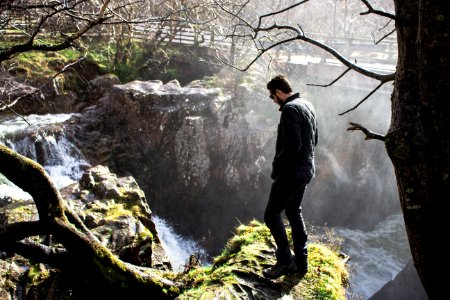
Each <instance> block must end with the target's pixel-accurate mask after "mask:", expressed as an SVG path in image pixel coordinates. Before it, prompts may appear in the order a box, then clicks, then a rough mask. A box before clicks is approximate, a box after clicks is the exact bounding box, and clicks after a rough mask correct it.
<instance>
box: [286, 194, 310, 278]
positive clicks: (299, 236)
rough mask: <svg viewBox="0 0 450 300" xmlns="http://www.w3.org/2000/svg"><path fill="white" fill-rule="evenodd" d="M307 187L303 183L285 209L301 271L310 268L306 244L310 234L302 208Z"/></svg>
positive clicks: (296, 258)
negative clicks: (307, 230)
mask: <svg viewBox="0 0 450 300" xmlns="http://www.w3.org/2000/svg"><path fill="white" fill-rule="evenodd" d="M305 189H306V185H303V186H302V187H301V188H300V189H298V190H297V192H296V193H295V195H294V196H293V197H291V198H290V199H288V203H287V204H286V210H285V212H286V216H287V218H288V220H289V224H290V225H291V230H292V241H293V244H294V253H295V260H296V263H297V267H298V269H299V270H300V271H306V270H307V269H308V249H307V245H306V242H307V240H308V235H307V232H306V227H305V222H304V220H303V215H302V208H301V203H302V199H303V194H304V193H305Z"/></svg>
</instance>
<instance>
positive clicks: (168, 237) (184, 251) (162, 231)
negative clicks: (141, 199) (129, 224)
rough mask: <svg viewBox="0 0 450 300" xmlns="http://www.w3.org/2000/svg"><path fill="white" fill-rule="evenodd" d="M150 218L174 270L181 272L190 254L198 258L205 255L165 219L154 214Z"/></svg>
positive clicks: (194, 243) (193, 242) (195, 244)
mask: <svg viewBox="0 0 450 300" xmlns="http://www.w3.org/2000/svg"><path fill="white" fill-rule="evenodd" d="M152 220H153V222H154V223H155V225H156V230H157V231H158V236H159V239H160V240H161V244H162V246H163V248H164V250H165V251H166V254H167V256H168V257H169V260H170V263H171V264H172V268H173V270H174V271H176V272H182V271H183V270H184V269H185V267H186V264H187V263H188V262H189V257H190V256H191V255H192V254H194V255H196V256H197V257H198V258H202V257H206V252H205V251H204V250H203V249H202V248H201V247H200V246H199V245H198V244H197V243H196V242H195V241H194V240H192V239H187V238H184V237H182V236H181V235H179V234H177V233H176V232H175V230H174V228H173V226H172V225H170V224H169V223H168V222H167V221H166V220H164V219H161V218H160V217H158V216H156V215H153V216H152Z"/></svg>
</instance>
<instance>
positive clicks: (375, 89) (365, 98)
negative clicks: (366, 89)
mask: <svg viewBox="0 0 450 300" xmlns="http://www.w3.org/2000/svg"><path fill="white" fill-rule="evenodd" d="M383 84H385V82H383V81H382V82H381V83H380V84H379V85H378V86H377V87H376V88H374V89H373V90H372V91H371V92H370V93H369V94H368V95H367V96H365V97H364V98H363V99H362V100H361V101H359V102H358V104H356V105H355V106H353V107H352V108H350V109H349V110H346V111H344V112H343V113H340V114H339V115H340V116H342V115H345V114H346V113H348V112H350V111H352V110H355V109H356V108H358V106H360V105H361V104H362V103H363V102H364V101H366V100H367V99H368V98H369V97H370V96H372V95H373V93H375V92H376V91H377V90H378V89H379V88H380V87H381V86H382V85H383Z"/></svg>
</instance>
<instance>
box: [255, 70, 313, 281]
mask: <svg viewBox="0 0 450 300" xmlns="http://www.w3.org/2000/svg"><path fill="white" fill-rule="evenodd" d="M267 89H268V90H269V92H270V98H272V99H273V101H274V102H275V103H276V104H278V105H279V106H280V109H279V110H280V111H281V117H280V123H279V124H278V134H277V142H276V153H275V157H274V160H273V162H272V174H271V177H272V179H273V180H274V181H273V183H272V188H271V191H270V196H269V201H268V203H267V207H266V211H265V213H264V222H265V223H266V225H267V227H269V229H270V232H271V233H272V236H273V238H274V239H275V243H276V245H277V250H276V258H277V262H276V264H275V265H274V266H272V267H270V268H268V269H265V270H264V271H263V274H264V276H265V277H266V278H269V279H276V278H278V277H280V276H282V275H287V274H292V273H302V274H303V275H304V274H306V272H307V271H308V250H307V245H306V243H307V238H308V236H307V233H306V229H305V224H304V221H303V216H302V210H301V203H302V198H303V193H304V192H305V189H306V185H307V184H308V183H309V182H310V181H311V179H312V178H313V176H314V171H315V168H314V150H315V147H316V145H317V141H318V131H317V121H316V114H315V111H314V107H313V106H312V104H311V103H309V102H308V101H306V100H305V99H302V98H300V94H299V93H295V94H294V93H293V92H292V87H291V84H290V83H289V81H288V80H287V78H286V77H284V76H283V75H278V76H275V77H274V78H272V79H271V80H270V81H269V82H268V83H267ZM283 210H284V211H285V214H286V216H287V218H288V220H289V224H290V226H291V229H292V240H293V244H294V245H293V246H294V253H295V257H293V256H292V254H291V250H290V248H289V242H288V238H287V234H286V229H285V226H284V224H283V221H282V219H281V212H282V211H283Z"/></svg>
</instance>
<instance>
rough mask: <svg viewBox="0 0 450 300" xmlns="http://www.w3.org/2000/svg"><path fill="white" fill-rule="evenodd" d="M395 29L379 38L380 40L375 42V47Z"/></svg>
mask: <svg viewBox="0 0 450 300" xmlns="http://www.w3.org/2000/svg"><path fill="white" fill-rule="evenodd" d="M395 30H396V29H395V28H394V29H392V31H391V32H389V33H386V34H385V35H383V37H382V38H381V39H379V40H378V41H377V42H375V45H378V44H379V43H380V42H381V41H382V40H384V39H385V38H387V37H388V36H390V35H391V34H393V33H394V32H395Z"/></svg>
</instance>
